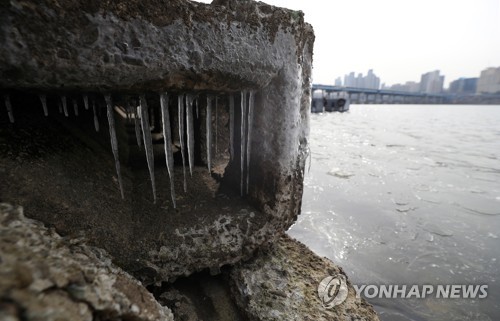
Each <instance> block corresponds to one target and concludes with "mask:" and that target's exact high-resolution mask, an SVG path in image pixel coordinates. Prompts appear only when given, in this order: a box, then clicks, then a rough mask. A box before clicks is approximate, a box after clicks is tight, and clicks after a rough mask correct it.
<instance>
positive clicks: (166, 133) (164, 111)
mask: <svg viewBox="0 0 500 321" xmlns="http://www.w3.org/2000/svg"><path fill="white" fill-rule="evenodd" d="M160 105H161V120H162V125H163V139H164V141H165V142H164V145H163V146H164V147H165V162H166V164H167V170H168V176H169V177H170V196H171V197H172V203H173V204H174V208H176V204H175V186H174V155H173V154H172V132H171V130H170V115H169V113H168V96H167V93H163V94H161V95H160Z"/></svg>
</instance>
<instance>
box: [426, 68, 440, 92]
mask: <svg viewBox="0 0 500 321" xmlns="http://www.w3.org/2000/svg"><path fill="white" fill-rule="evenodd" d="M443 84H444V76H441V75H439V70H434V71H430V72H428V73H425V74H423V75H422V77H421V78H420V91H421V92H423V93H427V94H439V93H441V92H443Z"/></svg>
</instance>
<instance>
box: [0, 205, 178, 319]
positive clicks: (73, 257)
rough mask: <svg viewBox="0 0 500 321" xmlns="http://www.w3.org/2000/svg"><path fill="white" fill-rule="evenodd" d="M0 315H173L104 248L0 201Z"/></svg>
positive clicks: (74, 316)
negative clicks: (66, 234)
mask: <svg viewBox="0 0 500 321" xmlns="http://www.w3.org/2000/svg"><path fill="white" fill-rule="evenodd" d="M0 320H9V321H17V320H27V321H28V320H75V321H79V320H81V321H89V320H137V321H139V320H143V321H146V320H147V321H154V320H173V316H172V313H171V312H170V310H169V309H168V308H166V307H162V306H161V305H160V304H158V303H157V302H156V300H155V299H154V297H153V295H152V294H151V293H149V292H148V291H147V290H146V288H144V287H143V286H142V285H141V284H140V283H139V282H138V281H137V280H135V279H133V278H132V277H131V276H130V275H129V274H127V273H126V272H124V271H122V270H121V269H120V268H118V267H116V266H114V265H113V264H112V263H111V260H110V258H109V257H108V256H107V255H106V254H105V253H104V252H103V251H102V250H99V249H96V248H92V247H89V246H86V245H84V244H83V243H81V242H79V241H78V240H68V239H65V238H62V237H61V236H59V235H58V234H57V233H55V232H54V231H53V230H50V229H47V228H45V227H44V226H43V225H42V224H41V223H39V222H36V221H34V220H30V219H27V218H25V217H24V215H23V210H22V208H20V207H13V206H11V205H8V204H5V203H0Z"/></svg>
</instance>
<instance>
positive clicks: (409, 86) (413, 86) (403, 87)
mask: <svg viewBox="0 0 500 321" xmlns="http://www.w3.org/2000/svg"><path fill="white" fill-rule="evenodd" d="M388 89H391V90H396V91H405V92H411V93H416V92H419V91H420V83H418V82H415V81H407V82H406V83H405V84H395V85H392V86H391V87H390V88H388Z"/></svg>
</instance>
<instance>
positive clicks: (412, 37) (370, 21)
mask: <svg viewBox="0 0 500 321" xmlns="http://www.w3.org/2000/svg"><path fill="white" fill-rule="evenodd" d="M200 2H207V3H210V2H211V1H210V0H202V1H200ZM264 2H266V3H269V4H272V5H276V6H280V7H287V8H290V9H294V10H302V11H303V12H304V13H305V20H306V21H307V22H309V23H310V24H312V25H313V27H314V31H315V34H316V43H315V46H314V69H313V82H314V83H322V84H333V82H334V80H335V78H336V77H339V76H341V77H342V79H343V76H344V74H346V73H349V72H351V71H354V72H356V73H359V72H362V73H363V74H366V72H367V71H368V69H373V70H374V72H375V74H376V75H378V76H379V77H380V78H381V80H382V82H385V83H386V84H388V85H392V84H395V83H404V82H406V81H420V75H421V74H422V73H425V72H428V71H432V70H436V69H439V70H441V74H444V75H445V84H446V86H447V84H448V83H449V82H450V81H452V80H455V79H457V78H459V77H478V76H479V73H480V72H481V70H483V69H485V68H486V67H490V66H495V67H500V0H418V1H409V0H406V1H405V0H266V1H264Z"/></svg>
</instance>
